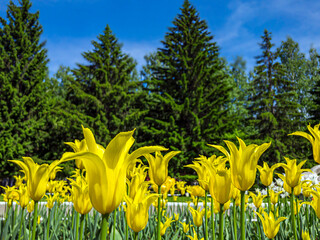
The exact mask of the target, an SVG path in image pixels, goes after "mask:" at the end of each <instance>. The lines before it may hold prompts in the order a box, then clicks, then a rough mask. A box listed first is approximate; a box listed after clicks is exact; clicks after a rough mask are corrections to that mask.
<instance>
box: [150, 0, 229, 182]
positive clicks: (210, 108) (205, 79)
mask: <svg viewBox="0 0 320 240" xmlns="http://www.w3.org/2000/svg"><path fill="white" fill-rule="evenodd" d="M212 40H213V36H211V35H210V33H209V32H208V27H207V24H206V22H205V21H203V20H201V19H200V17H199V14H198V13H197V11H196V9H195V8H194V7H193V6H192V5H191V4H190V3H189V1H188V0H186V1H185V2H184V4H183V6H182V8H181V13H180V14H178V16H177V17H176V18H175V19H174V21H173V27H170V28H169V32H168V33H167V34H166V35H165V40H164V41H162V44H163V47H162V48H160V49H158V51H157V53H156V54H155V55H154V56H153V64H152V62H150V63H151V64H150V66H149V70H150V74H149V76H150V78H151V80H146V83H147V91H149V92H150V94H151V97H150V98H151V99H149V108H150V110H149V113H148V117H146V122H147V123H146V126H145V128H144V132H145V139H146V140H147V141H148V143H150V144H160V145H164V146H166V147H169V148H170V149H171V150H180V151H182V153H181V154H179V155H177V156H176V157H175V159H174V160H172V161H170V162H169V165H170V166H169V171H171V173H173V172H174V173H175V175H176V176H177V173H182V174H183V173H186V171H188V170H186V169H185V168H184V165H185V164H187V163H190V162H191V161H192V160H194V158H195V157H198V156H199V154H204V155H209V151H210V150H211V149H212V148H209V147H207V146H206V144H207V143H216V144H217V143H221V141H222V139H223V137H224V135H225V133H227V132H228V131H229V130H230V129H231V128H232V123H231V120H230V116H229V115H228V110H227V106H228V103H229V101H230V100H229V98H230V85H229V82H230V79H229V76H228V75H227V74H226V67H225V64H224V61H223V60H222V59H221V58H220V57H219V48H218V46H217V44H216V43H215V42H213V41H212Z"/></svg>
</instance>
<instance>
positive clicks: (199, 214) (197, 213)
mask: <svg viewBox="0 0 320 240" xmlns="http://www.w3.org/2000/svg"><path fill="white" fill-rule="evenodd" d="M189 210H190V212H191V214H192V217H193V223H194V225H195V226H197V227H200V226H201V225H202V222H203V216H204V215H205V209H204V208H203V209H202V210H200V208H198V210H196V209H194V208H192V207H189Z"/></svg>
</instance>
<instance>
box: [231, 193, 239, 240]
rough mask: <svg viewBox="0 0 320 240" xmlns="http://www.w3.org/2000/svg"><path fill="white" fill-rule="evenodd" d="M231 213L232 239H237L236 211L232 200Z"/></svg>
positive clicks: (234, 202)
mask: <svg viewBox="0 0 320 240" xmlns="http://www.w3.org/2000/svg"><path fill="white" fill-rule="evenodd" d="M232 213H233V231H234V239H238V237H237V209H236V200H234V199H233V203H232Z"/></svg>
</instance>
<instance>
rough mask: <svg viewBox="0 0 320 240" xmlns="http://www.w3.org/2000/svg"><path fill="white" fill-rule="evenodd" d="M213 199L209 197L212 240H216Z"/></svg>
mask: <svg viewBox="0 0 320 240" xmlns="http://www.w3.org/2000/svg"><path fill="white" fill-rule="evenodd" d="M213 204H214V199H213V197H212V196H211V224H212V226H211V228H212V240H215V239H216V231H215V224H214V205H213Z"/></svg>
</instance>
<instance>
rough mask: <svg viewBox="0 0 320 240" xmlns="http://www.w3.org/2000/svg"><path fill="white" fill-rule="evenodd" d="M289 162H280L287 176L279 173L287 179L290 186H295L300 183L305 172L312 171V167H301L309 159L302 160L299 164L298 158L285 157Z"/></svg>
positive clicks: (284, 179) (283, 178)
mask: <svg viewBox="0 0 320 240" xmlns="http://www.w3.org/2000/svg"><path fill="white" fill-rule="evenodd" d="M284 158H285V160H286V162H287V164H284V163H280V165H281V167H283V168H284V171H285V176H283V175H278V176H279V177H280V178H281V179H282V180H283V181H286V183H287V184H288V186H289V187H291V188H294V187H296V186H297V185H299V183H300V180H301V176H302V173H303V172H311V170H310V169H302V168H301V167H302V166H303V164H305V162H306V161H307V160H304V161H302V162H300V163H299V164H298V165H297V160H296V159H293V160H291V159H289V158H287V157H284Z"/></svg>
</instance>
